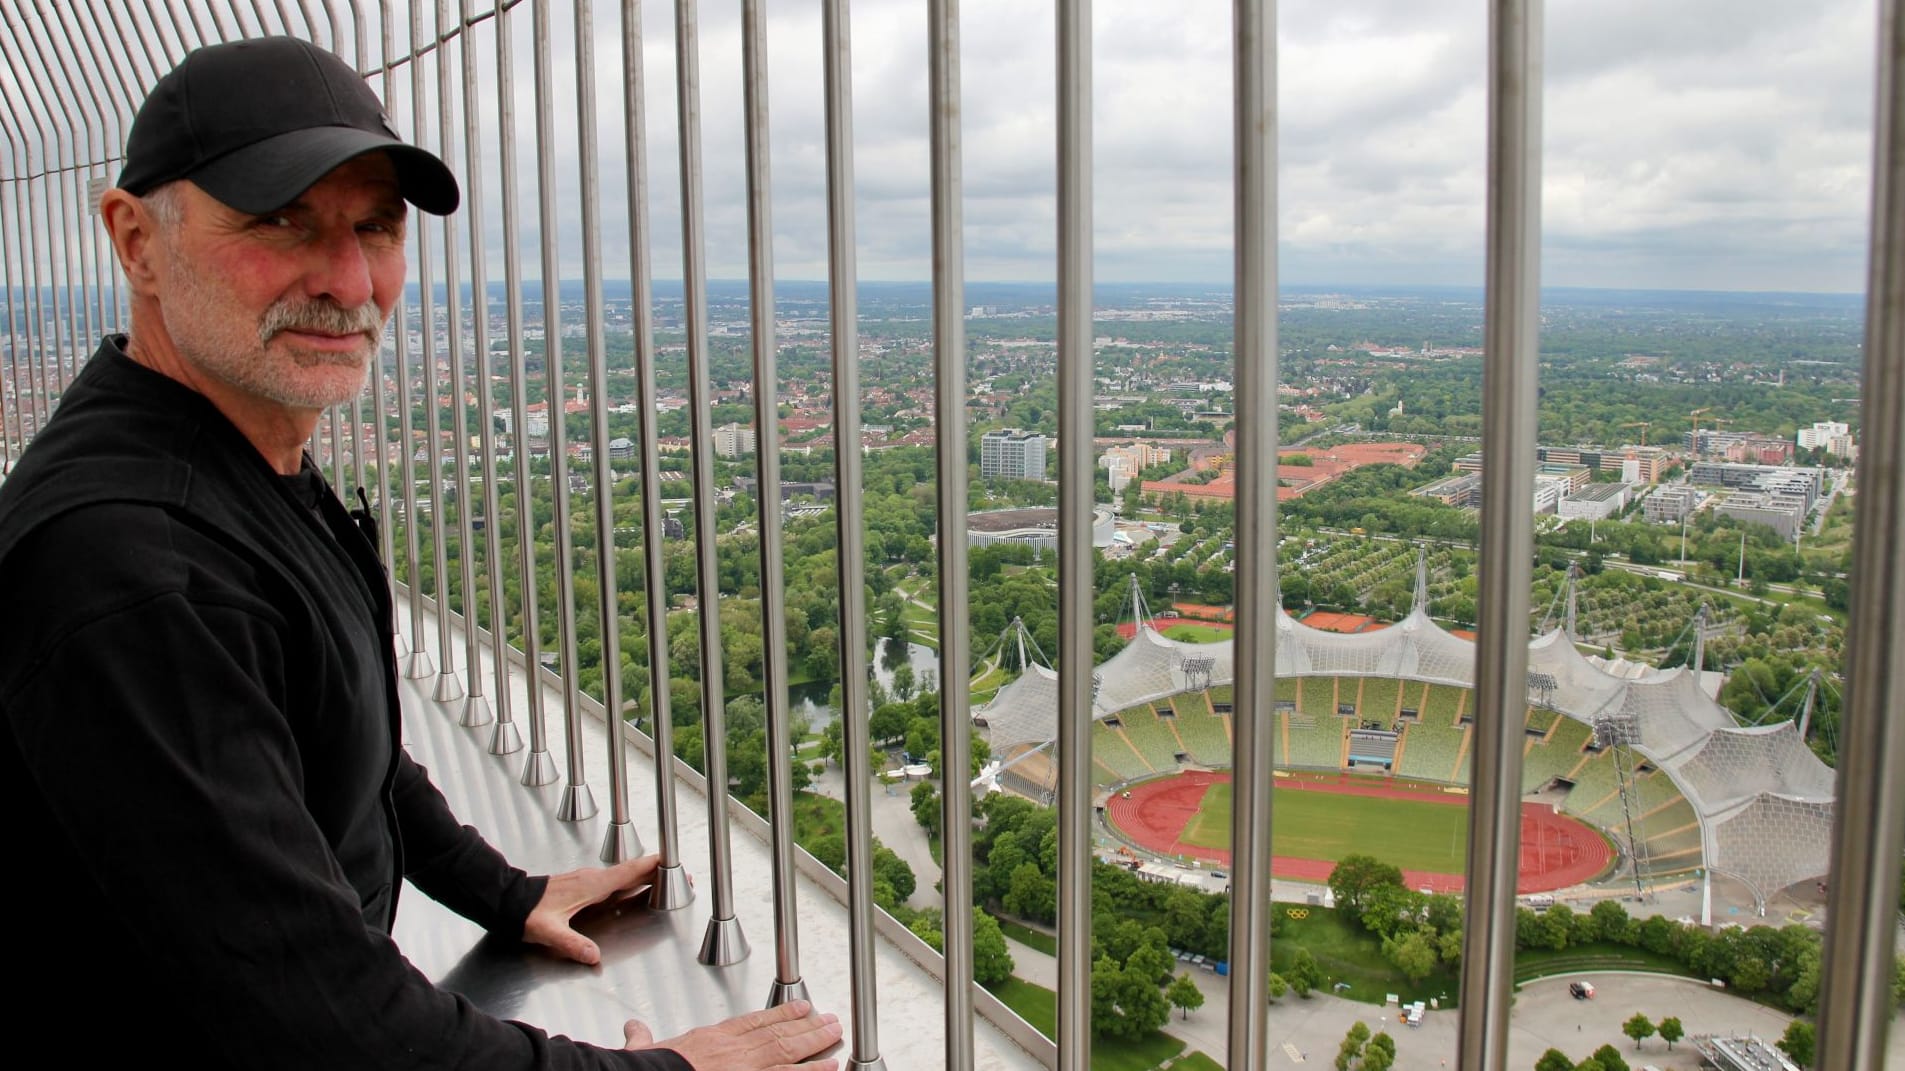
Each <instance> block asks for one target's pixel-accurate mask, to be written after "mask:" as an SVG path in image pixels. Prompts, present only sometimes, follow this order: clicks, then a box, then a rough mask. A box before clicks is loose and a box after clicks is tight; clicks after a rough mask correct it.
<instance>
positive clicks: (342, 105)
mask: <svg viewBox="0 0 1905 1071" xmlns="http://www.w3.org/2000/svg"><path fill="white" fill-rule="evenodd" d="M380 150H381V151H383V152H386V153H388V154H389V155H390V159H391V161H392V162H393V163H395V164H396V167H397V181H398V184H399V186H400V187H401V189H402V191H403V196H404V200H406V201H409V202H410V203H411V204H413V205H416V206H417V207H418V208H420V209H422V210H424V211H425V212H431V213H434V214H436V215H439V216H444V215H449V214H450V213H451V212H454V211H456V206H457V202H458V201H459V200H460V199H461V195H460V194H459V192H458V190H457V185H456V176H455V175H452V174H451V173H450V169H449V167H447V166H446V165H445V164H444V163H443V161H442V160H440V159H438V158H437V157H436V155H435V154H434V153H431V152H429V151H427V150H425V149H420V148H417V147H416V146H414V145H406V144H405V143H404V141H403V139H402V138H400V137H398V136H397V132H396V131H394V130H392V129H391V128H390V122H389V120H388V119H386V118H385V116H384V108H383V105H382V104H381V103H379V102H378V100H377V95H376V94H375V93H373V92H371V88H370V84H369V83H367V82H366V81H364V79H363V76H361V75H359V74H358V73H357V72H356V71H354V70H352V69H351V67H350V65H349V64H347V63H345V62H344V61H343V60H342V59H340V58H338V57H337V56H335V55H333V54H331V53H329V52H326V51H325V50H323V49H321V48H319V47H317V46H316V45H313V44H311V43H310V42H308V41H300V40H297V39H296V38H292V37H258V38H252V39H251V40H247V41H232V42H229V43H226V44H219V45H208V46H206V47H204V48H201V49H197V50H196V51H193V52H191V53H190V54H188V55H187V56H186V57H185V59H184V60H183V61H182V62H180V64H179V65H178V66H177V67H175V68H173V70H172V71H171V72H170V73H168V74H166V75H165V77H163V78H161V79H159V81H158V84H157V85H154V86H153V87H152V93H151V94H150V95H149V96H147V97H146V100H145V103H144V104H142V105H140V107H139V114H138V116H137V117H135V118H134V119H133V121H132V132H131V133H130V134H129V135H127V137H126V166H125V168H124V169H123V170H121V171H120V172H119V188H120V189H122V190H125V191H126V192H127V193H132V194H144V193H146V192H147V191H149V190H151V189H153V188H155V187H158V186H162V185H164V184H165V183H168V182H171V181H173V180H175V179H191V180H192V181H193V182H194V183H196V184H197V185H198V186H199V188H201V189H203V190H204V191H205V192H206V193H209V194H211V195H212V196H213V197H216V198H218V199H219V200H220V201H222V202H224V203H225V204H227V205H230V206H231V207H232V208H235V209H237V210H238V211H240V212H254V213H257V212H270V211H273V210H274V209H278V208H282V207H284V206H285V205H287V204H290V203H291V202H292V201H294V200H296V199H297V197H298V195H299V194H301V193H303V192H304V191H305V190H307V189H309V188H310V187H311V184H312V183H315V182H316V181H317V180H319V179H321V178H323V177H324V176H325V175H327V174H329V173H330V172H331V170H332V169H334V168H336V167H337V166H338V165H339V164H342V163H344V162H345V161H346V160H349V159H351V158H352V157H356V156H361V155H363V154H364V153H367V152H376V151H380Z"/></svg>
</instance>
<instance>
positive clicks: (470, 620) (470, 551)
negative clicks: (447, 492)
mask: <svg viewBox="0 0 1905 1071" xmlns="http://www.w3.org/2000/svg"><path fill="white" fill-rule="evenodd" d="M449 17H450V14H449V0H437V2H436V18H437V23H438V24H439V25H441V24H442V23H444V22H446V21H448V20H449ZM450 73H451V70H450V57H449V56H448V55H447V54H445V53H443V52H438V53H437V135H438V142H439V144H440V145H441V155H442V157H443V159H444V161H445V162H448V161H451V160H454V159H456V106H455V100H456V95H455V94H454V93H453V92H452V91H451V88H452V87H451V78H450ZM464 210H465V211H466V212H467V211H468V209H467V208H465V209H464ZM456 223H457V221H456V220H455V219H454V218H452V217H451V216H444V217H443V218H442V227H443V301H444V322H445V323H446V324H447V326H448V341H449V360H450V424H451V427H452V428H453V429H454V431H455V434H456V523H457V528H456V534H457V556H456V557H457V566H458V577H457V579H458V583H459V584H460V585H461V588H460V594H461V595H462V606H461V610H462V614H461V616H462V619H463V695H462V699H463V712H462V714H461V716H460V717H459V718H458V719H457V720H458V723H459V724H461V725H462V726H463V727H464V728H466V729H474V728H476V727H477V726H480V725H488V724H489V723H490V722H491V720H493V719H494V717H495V715H494V714H492V713H491V711H490V707H489V699H488V698H487V697H486V696H484V695H483V650H482V642H481V640H480V638H479V637H478V630H477V627H476V526H475V522H474V520H473V517H474V514H475V512H476V511H475V510H474V509H473V508H472V506H471V502H472V496H471V494H470V416H469V406H468V404H467V403H466V402H465V399H466V398H468V397H469V375H468V369H469V364H468V360H467V359H466V357H465V354H464V348H463V287H462V278H461V270H462V266H461V264H460V261H461V258H460V257H459V256H458V255H457V243H456V229H457V228H456ZM472 296H474V295H472ZM438 516H441V514H438ZM446 539H447V537H446ZM438 587H439V588H440V589H441V590H443V591H446V592H447V591H448V590H449V583H448V581H447V579H444V578H440V579H439V581H438ZM448 607H449V603H448V600H447V596H446V598H445V601H444V608H445V609H447V608H448ZM444 661H445V662H446V663H447V662H448V661H449V659H447V658H446V659H444Z"/></svg>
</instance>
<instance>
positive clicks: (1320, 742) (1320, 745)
mask: <svg viewBox="0 0 1905 1071" xmlns="http://www.w3.org/2000/svg"><path fill="white" fill-rule="evenodd" d="M1283 717H1284V719H1285V722H1286V726H1285V731H1286V732H1287V733H1288V735H1289V740H1290V754H1289V759H1288V762H1289V764H1290V765H1291V766H1312V767H1320V768H1323V769H1328V770H1339V769H1341V768H1342V766H1343V734H1344V732H1346V731H1347V730H1348V728H1349V722H1348V720H1346V719H1344V718H1337V717H1321V718H1312V719H1310V724H1308V725H1300V724H1298V722H1299V721H1300V720H1301V719H1300V718H1299V717H1292V716H1291V715H1287V714H1286V715H1283Z"/></svg>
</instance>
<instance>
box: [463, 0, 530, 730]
mask: <svg viewBox="0 0 1905 1071" xmlns="http://www.w3.org/2000/svg"><path fill="white" fill-rule="evenodd" d="M462 6H463V10H464V14H465V15H466V16H467V14H468V9H469V6H470V0H462ZM462 46H463V47H462V48H461V49H460V50H459V53H458V55H459V58H460V59H461V61H462V65H463V152H464V164H463V167H464V174H463V205H464V208H463V217H464V221H465V222H466V223H468V225H469V243H470V319H471V325H472V327H473V328H474V332H473V334H472V337H471V342H472V348H473V349H475V351H476V419H477V423H478V424H479V425H481V431H480V434H479V435H478V441H479V444H480V445H479V449H480V450H481V451H482V459H483V564H484V567H485V571H486V573H487V576H486V578H485V579H486V580H487V582H488V589H489V641H490V662H491V667H490V668H491V671H492V672H493V673H495V675H496V676H495V682H496V688H495V692H496V696H495V698H494V699H493V700H492V702H493V703H494V706H495V728H494V729H492V730H491V731H490V741H489V753H490V754H492V755H511V754H514V753H516V752H517V751H520V750H521V749H522V746H523V740H522V734H520V733H519V732H517V731H516V721H515V717H514V711H513V710H512V709H511V708H512V706H513V703H514V700H513V699H512V698H511V696H510V650H509V614H508V612H507V610H506V609H505V606H504V604H505V602H506V601H507V599H506V596H507V594H508V589H507V588H506V587H505V585H504V583H503V546H502V532H501V528H502V525H501V519H502V515H503V510H502V492H501V489H500V487H499V485H500V483H501V480H500V479H499V478H498V476H497V473H496V369H495V365H494V361H493V358H492V357H491V354H490V337H489V308H490V297H489V278H488V265H487V264H486V263H485V260H486V258H485V256H484V252H483V227H484V223H485V220H484V215H483V145H482V132H483V124H482V108H481V105H480V103H479V101H478V99H477V92H478V90H479V89H480V87H481V81H480V80H479V79H478V77H477V68H476V41H475V39H474V38H471V37H465V38H463V40H462ZM519 473H520V470H519ZM520 487H521V480H520V478H519V479H518V492H517V493H518V494H519V495H520V494H521V490H520ZM471 590H472V591H474V590H475V589H474V588H472V589H471ZM469 613H471V614H474V613H475V609H474V608H473V607H472V608H471V609H470V611H469ZM472 661H476V660H475V659H472ZM530 676H531V679H532V680H533V679H534V674H533V673H532V674H531V675H530ZM465 717H466V718H467V717H468V711H465Z"/></svg>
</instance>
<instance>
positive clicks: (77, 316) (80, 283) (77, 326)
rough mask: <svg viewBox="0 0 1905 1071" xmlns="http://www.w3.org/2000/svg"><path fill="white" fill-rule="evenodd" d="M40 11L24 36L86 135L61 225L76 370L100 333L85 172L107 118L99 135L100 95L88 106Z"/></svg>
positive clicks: (77, 147) (75, 156)
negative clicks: (94, 298)
mask: <svg viewBox="0 0 1905 1071" xmlns="http://www.w3.org/2000/svg"><path fill="white" fill-rule="evenodd" d="M40 15H41V18H40V19H39V20H32V19H27V20H23V26H24V30H23V31H22V34H23V36H24V37H25V39H26V41H27V43H28V44H30V45H31V46H32V48H33V54H34V55H35V56H36V57H38V59H39V61H40V67H41V69H42V70H43V71H44V72H45V75H44V79H43V80H44V81H45V82H46V83H47V84H48V85H51V86H52V87H53V98H54V100H55V101H56V102H57V103H58V104H59V105H60V107H61V108H62V109H63V110H64V111H65V112H66V114H67V115H68V117H69V121H70V120H71V119H77V120H78V121H79V127H80V132H81V135H82V137H81V139H78V140H75V141H74V142H73V144H72V163H71V165H70V166H69V167H68V168H67V169H66V171H65V174H64V178H63V181H64V183H65V189H66V190H67V192H68V195H69V197H70V201H69V202H68V206H67V207H68V213H69V218H68V219H67V220H66V225H65V226H62V227H61V236H62V239H63V241H64V243H65V254H66V315H67V334H68V337H69V338H71V339H72V340H73V342H72V350H73V352H72V361H73V366H74V368H75V369H77V368H78V366H79V363H80V362H81V361H82V360H84V359H85V357H84V354H86V353H89V352H91V351H90V350H89V349H87V348H86V347H88V346H90V345H91V341H92V340H93V339H94V338H95V337H96V331H95V324H94V321H93V311H92V309H93V306H92V303H91V302H90V301H88V300H87V298H88V295H89V293H96V292H97V289H98V288H97V287H96V286H95V285H94V283H95V280H94V279H93V278H92V275H93V263H92V244H91V243H90V242H89V241H88V240H87V239H88V235H87V233H86V232H87V231H88V230H94V229H96V228H91V227H88V226H87V225H86V222H85V221H86V220H87V219H88V217H89V216H91V212H90V211H89V209H88V208H87V203H88V202H87V197H86V172H88V171H90V170H91V167H92V164H91V163H88V162H83V161H82V157H83V156H85V155H87V154H89V153H92V152H93V151H94V149H95V146H99V147H100V151H99V154H98V155H99V158H102V159H103V158H104V156H105V152H104V149H103V146H104V144H105V131H104V118H103V116H102V117H101V129H100V130H99V131H98V137H97V138H95V137H94V134H95V131H94V129H93V121H92V119H90V118H88V116H89V114H97V113H98V112H99V108H98V100H97V98H96V97H95V99H94V102H93V103H94V107H93V108H92V109H90V110H89V109H88V108H86V106H85V101H84V99H83V98H82V97H81V96H80V93H79V89H78V87H77V86H76V85H75V83H74V81H73V77H72V74H71V72H70V71H69V70H68V67H69V66H78V65H77V64H68V63H66V62H54V61H55V60H59V59H61V57H60V55H59V50H58V48H56V47H54V46H53V32H52V30H50V29H47V28H46V25H45V19H46V12H45V9H44V8H41V9H40ZM8 17H9V18H11V17H12V16H11V15H9V16H8ZM36 21H37V23H38V25H39V26H40V28H41V30H42V31H43V32H44V33H45V34H46V41H45V43H44V44H42V42H41V41H40V35H39V34H38V33H35V32H34V29H33V28H34V26H35V24H36ZM49 51H51V53H52V57H51V58H49V57H48V52H49ZM89 93H90V85H89ZM82 169H83V170H82ZM75 229H78V231H79V233H78V234H77V235H75V234H74V231H75ZM75 239H76V240H77V244H78V252H77V254H75V252H74V249H73V244H74V240H75ZM75 273H77V278H76V277H75ZM76 283H77V289H78V291H79V294H78V296H77V298H76V297H75V295H74V293H73V291H74V289H75V284H76Z"/></svg>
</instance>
